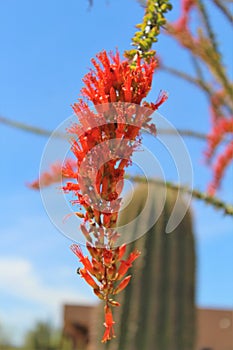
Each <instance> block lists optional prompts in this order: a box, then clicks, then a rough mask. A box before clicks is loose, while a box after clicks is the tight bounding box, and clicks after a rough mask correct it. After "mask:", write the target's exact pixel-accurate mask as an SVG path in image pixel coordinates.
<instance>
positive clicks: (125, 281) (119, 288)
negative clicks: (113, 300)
mask: <svg viewBox="0 0 233 350" xmlns="http://www.w3.org/2000/svg"><path fill="white" fill-rule="evenodd" d="M130 279H131V276H127V277H125V278H124V279H123V281H121V283H120V284H119V285H118V286H117V287H116V289H115V290H114V292H113V294H118V293H120V292H121V291H122V290H123V289H125V288H126V287H127V286H128V284H129V282H130Z"/></svg>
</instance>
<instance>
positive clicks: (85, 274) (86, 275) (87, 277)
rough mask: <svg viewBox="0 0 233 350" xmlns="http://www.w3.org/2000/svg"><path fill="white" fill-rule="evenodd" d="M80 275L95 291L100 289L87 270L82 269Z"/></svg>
mask: <svg viewBox="0 0 233 350" xmlns="http://www.w3.org/2000/svg"><path fill="white" fill-rule="evenodd" d="M79 273H80V275H81V276H82V277H83V278H84V279H85V281H86V282H87V283H88V284H89V285H90V286H91V287H92V288H93V289H97V290H98V289H99V286H98V285H97V284H96V282H95V281H94V279H93V278H92V277H91V276H90V275H89V273H88V272H87V270H86V269H85V268H83V269H80V270H79Z"/></svg>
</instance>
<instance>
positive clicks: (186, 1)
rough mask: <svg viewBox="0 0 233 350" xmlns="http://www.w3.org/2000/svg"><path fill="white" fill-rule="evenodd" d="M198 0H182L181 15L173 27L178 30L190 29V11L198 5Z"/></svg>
mask: <svg viewBox="0 0 233 350" xmlns="http://www.w3.org/2000/svg"><path fill="white" fill-rule="evenodd" d="M196 2H197V0H182V1H181V16H180V18H179V19H178V20H177V21H176V22H175V23H173V25H172V26H173V28H174V29H175V30H176V31H179V32H182V31H186V30H187V29H188V22H189V17H190V11H191V9H192V8H193V6H195V5H196Z"/></svg>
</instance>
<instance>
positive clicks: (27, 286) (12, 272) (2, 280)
mask: <svg viewBox="0 0 233 350" xmlns="http://www.w3.org/2000/svg"><path fill="white" fill-rule="evenodd" d="M1 294H2V295H3V296H4V295H5V296H7V304H8V306H7V305H6V303H5V305H2V309H3V310H2V313H1V322H2V323H3V324H6V325H7V326H8V328H11V329H14V330H15V332H14V339H12V340H13V341H16V342H17V343H19V342H20V341H21V340H22V336H23V333H24V332H25V330H26V329H28V328H29V327H31V326H32V324H33V323H34V322H35V321H36V320H38V319H46V320H48V319H49V320H52V322H53V323H54V324H57V325H58V324H60V323H61V316H62V315H61V308H62V305H63V304H64V303H83V304H90V303H91V301H90V298H88V297H86V296H85V294H84V293H83V294H81V293H79V292H78V291H77V290H75V289H72V288H70V287H66V286H59V288H58V287H57V288H56V287H54V286H51V285H49V284H47V283H44V281H43V280H42V279H41V276H40V274H39V273H38V271H36V269H35V268H34V267H33V265H32V264H31V262H30V261H29V260H26V259H25V258H21V257H10V256H6V257H1V258H0V295H1ZM15 298H16V299H17V300H18V301H17V302H16V303H14V299H15ZM20 300H21V302H20ZM11 303H13V305H14V307H13V308H12V307H10V306H9V305H10V304H11ZM0 305H1V302H0ZM19 322H20V324H19Z"/></svg>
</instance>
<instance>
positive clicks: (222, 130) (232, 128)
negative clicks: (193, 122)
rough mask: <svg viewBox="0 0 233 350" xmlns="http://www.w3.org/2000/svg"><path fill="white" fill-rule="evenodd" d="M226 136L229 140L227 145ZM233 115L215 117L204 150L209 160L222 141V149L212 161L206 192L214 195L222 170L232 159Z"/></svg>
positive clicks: (222, 173) (219, 182) (221, 176)
mask: <svg viewBox="0 0 233 350" xmlns="http://www.w3.org/2000/svg"><path fill="white" fill-rule="evenodd" d="M227 137H230V138H231V140H230V141H229V143H228V144H227V145H225V143H226V142H227V140H226V139H227ZM232 139H233V117H231V118H223V117H221V118H219V119H215V121H214V123H213V128H212V130H211V133H210V134H209V135H208V149H207V151H206V153H205V154H206V158H207V160H208V161H209V162H211V161H212V158H213V157H214V155H215V152H216V150H217V148H218V146H220V144H221V143H222V141H224V150H223V151H222V153H220V155H218V156H217V159H216V161H215V162H214V163H213V180H212V181H211V183H210V184H209V187H208V193H209V194H210V195H214V194H215V192H216V190H217V189H218V187H219V186H220V184H221V180H222V178H223V175H224V172H225V170H226V168H227V166H228V165H229V164H230V162H231V161H232V160H233V141H232Z"/></svg>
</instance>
